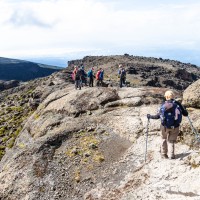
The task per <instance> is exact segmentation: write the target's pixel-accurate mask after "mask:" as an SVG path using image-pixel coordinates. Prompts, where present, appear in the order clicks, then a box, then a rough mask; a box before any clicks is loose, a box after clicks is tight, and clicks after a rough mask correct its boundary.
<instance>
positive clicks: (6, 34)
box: [0, 0, 200, 66]
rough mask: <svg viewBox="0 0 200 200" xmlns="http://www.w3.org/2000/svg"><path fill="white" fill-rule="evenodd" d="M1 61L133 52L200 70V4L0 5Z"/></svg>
mask: <svg viewBox="0 0 200 200" xmlns="http://www.w3.org/2000/svg"><path fill="white" fill-rule="evenodd" d="M0 28H1V37H0V57H10V58H23V59H26V58H27V59H31V58H33V59H34V58H37V59H40V58H41V59H44V58H46V59H47V60H48V58H49V60H53V59H54V58H55V59H60V60H62V62H63V65H65V64H64V62H65V60H69V59H76V58H82V57H83V56H86V55H114V54H124V53H129V54H130V55H137V56H151V57H162V58H169V59H175V60H180V61H182V62H190V63H193V64H197V65H199V66H200V58H199V55H200V54H199V53H200V50H199V48H198V47H199V44H200V1H197V0H196V1H194V0H173V1H172V0H151V1H149V0H123V1H122V0H33V1H31V0H0Z"/></svg>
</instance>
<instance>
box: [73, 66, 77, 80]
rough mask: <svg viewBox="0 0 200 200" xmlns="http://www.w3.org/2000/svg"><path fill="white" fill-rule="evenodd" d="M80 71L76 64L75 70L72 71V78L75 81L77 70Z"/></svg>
mask: <svg viewBox="0 0 200 200" xmlns="http://www.w3.org/2000/svg"><path fill="white" fill-rule="evenodd" d="M77 71H78V67H77V66H74V70H73V72H72V80H73V81H75V76H76V72H77Z"/></svg>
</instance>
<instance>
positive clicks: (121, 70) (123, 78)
mask: <svg viewBox="0 0 200 200" xmlns="http://www.w3.org/2000/svg"><path fill="white" fill-rule="evenodd" d="M118 76H119V78H120V81H119V86H120V88H122V86H123V85H125V83H126V70H125V69H124V67H123V66H122V65H119V70H118Z"/></svg>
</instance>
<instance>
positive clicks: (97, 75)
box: [96, 70, 101, 80]
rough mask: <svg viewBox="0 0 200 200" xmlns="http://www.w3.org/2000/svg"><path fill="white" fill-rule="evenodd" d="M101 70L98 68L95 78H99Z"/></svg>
mask: <svg viewBox="0 0 200 200" xmlns="http://www.w3.org/2000/svg"><path fill="white" fill-rule="evenodd" d="M100 73H101V71H100V70H99V71H98V72H97V74H96V79H97V80H99V75H100Z"/></svg>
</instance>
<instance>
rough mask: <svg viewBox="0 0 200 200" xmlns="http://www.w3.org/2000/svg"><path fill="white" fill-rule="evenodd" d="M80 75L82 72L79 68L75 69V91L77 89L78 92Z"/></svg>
mask: <svg viewBox="0 0 200 200" xmlns="http://www.w3.org/2000/svg"><path fill="white" fill-rule="evenodd" d="M81 75H82V70H81V68H80V67H79V68H78V67H77V68H76V73H75V89H77V88H79V90H81Z"/></svg>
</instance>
